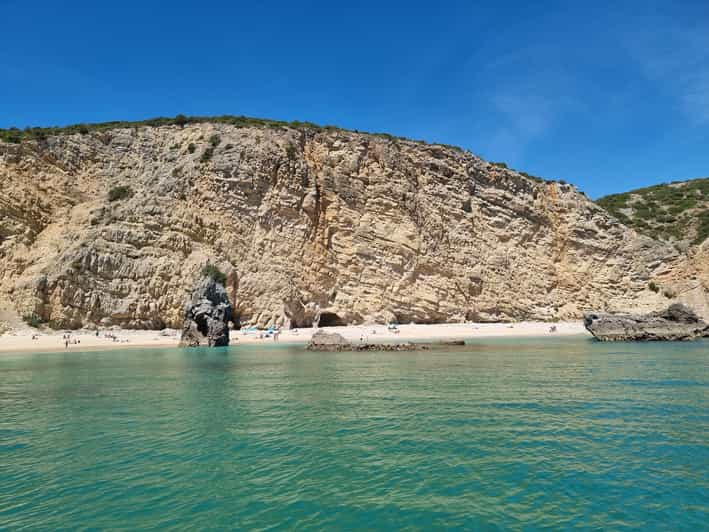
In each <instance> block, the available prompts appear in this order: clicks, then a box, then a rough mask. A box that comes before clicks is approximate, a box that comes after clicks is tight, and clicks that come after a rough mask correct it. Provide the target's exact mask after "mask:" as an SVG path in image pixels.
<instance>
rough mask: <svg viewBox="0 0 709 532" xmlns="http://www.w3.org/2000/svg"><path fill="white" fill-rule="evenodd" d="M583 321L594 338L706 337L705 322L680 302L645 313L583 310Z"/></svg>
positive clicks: (618, 339)
mask: <svg viewBox="0 0 709 532" xmlns="http://www.w3.org/2000/svg"><path fill="white" fill-rule="evenodd" d="M584 325H585V327H586V329H587V330H588V331H589V332H590V333H591V334H592V335H593V336H594V337H595V338H597V339H598V340H602V341H606V342H607V341H629V340H633V341H634V340H643V341H650V340H695V339H697V338H703V337H709V325H708V324H707V323H705V322H704V321H702V320H701V319H699V317H698V316H697V315H696V314H695V313H694V312H692V310H691V309H689V308H687V307H686V306H684V305H681V304H674V305H670V306H669V307H668V308H667V309H665V310H663V311H660V312H651V313H648V314H604V313H587V314H585V315H584Z"/></svg>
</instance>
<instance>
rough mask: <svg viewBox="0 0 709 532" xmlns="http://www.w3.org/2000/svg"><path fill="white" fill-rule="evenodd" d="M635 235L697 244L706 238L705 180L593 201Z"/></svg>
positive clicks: (708, 183) (708, 187) (708, 203)
mask: <svg viewBox="0 0 709 532" xmlns="http://www.w3.org/2000/svg"><path fill="white" fill-rule="evenodd" d="M596 203H598V204H599V205H600V206H601V207H603V208H604V209H606V210H607V211H608V212H610V213H611V214H612V215H613V216H615V217H616V218H617V219H618V220H619V221H621V222H622V223H624V224H625V225H628V226H630V227H633V228H634V229H635V230H637V231H638V232H639V233H643V234H646V235H648V236H651V237H653V238H656V239H659V240H666V241H686V242H691V243H692V244H701V243H702V242H704V240H705V239H706V238H707V237H709V178H701V179H692V180H689V181H673V182H672V183H663V184H660V185H654V186H651V187H645V188H639V189H636V190H631V191H629V192H623V193H622V194H611V195H609V196H604V197H602V198H600V199H598V200H597V201H596Z"/></svg>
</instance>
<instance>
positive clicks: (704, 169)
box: [0, 0, 709, 198]
mask: <svg viewBox="0 0 709 532" xmlns="http://www.w3.org/2000/svg"><path fill="white" fill-rule="evenodd" d="M178 113H182V114H186V115H221V114H235V115H247V116H254V117H260V118H273V119H279V120H301V121H311V122H315V123H318V124H322V125H325V124H332V125H337V126H340V127H345V128H349V129H358V130H362V131H373V132H388V133H392V134H395V135H400V136H405V137H410V138H413V139H424V140H426V141H429V142H440V143H446V144H454V145H458V146H461V147H463V148H465V149H468V150H470V151H471V152H473V153H474V154H476V155H479V156H481V157H483V158H485V159H487V160H491V161H503V162H506V163H507V164H508V165H509V166H510V167H512V168H515V169H518V170H523V171H526V172H528V173H530V174H534V175H538V176H542V177H545V178H550V179H564V180H566V181H568V182H570V183H573V184H575V185H577V186H578V187H579V189H581V190H583V191H584V192H586V193H587V194H588V195H589V196H591V197H593V198H596V197H599V196H602V195H604V194H608V193H613V192H621V191H624V190H628V189H631V188H637V187H640V186H647V185H651V184H654V183H659V182H663V181H671V180H680V179H689V178H694V177H703V176H709V2H708V1H707V0H702V1H682V0H677V1H665V2H657V1H653V0H644V1H627V0H618V1H614V2H611V1H599V2H572V1H557V2H554V1H543V0H540V1H538V2H528V1H504V0H497V1H494V2H492V1H491V2H476V1H474V0H468V1H455V0H451V1H440V2H434V1H431V0H429V1H426V2H421V1H418V0H409V1H398V0H392V1H385V0H378V1H369V0H362V1H351V2H336V1H332V0H328V1H321V0H315V1H310V0H299V1H298V2H292V1H291V2H276V1H268V0H263V1H253V0H252V1H250V2H239V1H232V2H226V1H223V2H222V1H210V0H203V1H202V2H194V1H191V2H183V1H181V0H172V1H170V2H157V1H153V0H141V1H132V0H122V1H120V2H115V1H106V2H96V1H95V0H93V1H80V0H76V1H70V0H68V1H66V2H56V1H51V2H49V1H41V0H36V1H33V2H28V1H26V0H17V1H15V0H0V128H5V127H11V126H15V127H21V128H24V127H27V126H51V125H68V124H75V123H84V122H101V121H107V120H141V119H146V118H151V117H155V116H174V115H176V114H178Z"/></svg>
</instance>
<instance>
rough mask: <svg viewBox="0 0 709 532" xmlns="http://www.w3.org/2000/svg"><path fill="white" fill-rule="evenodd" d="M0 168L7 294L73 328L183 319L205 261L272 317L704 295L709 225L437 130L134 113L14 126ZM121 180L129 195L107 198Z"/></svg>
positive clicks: (487, 311) (394, 316) (500, 316)
mask: <svg viewBox="0 0 709 532" xmlns="http://www.w3.org/2000/svg"><path fill="white" fill-rule="evenodd" d="M0 181H1V183H2V186H1V187H0V298H2V297H5V298H8V299H9V300H11V301H12V302H13V303H14V305H15V306H16V309H17V311H18V313H19V314H21V315H24V314H28V313H36V314H37V315H38V316H40V317H41V318H42V319H43V320H45V321H47V322H50V323H51V324H52V325H54V326H58V327H78V326H81V325H86V324H104V325H106V324H117V325H122V326H127V327H134V328H160V327H163V326H172V327H179V326H180V325H181V323H182V309H183V305H184V303H185V301H186V300H187V298H188V297H189V290H190V289H191V287H192V286H194V284H195V281H196V280H197V279H198V277H199V272H200V269H201V267H202V266H203V265H204V264H205V263H207V262H211V263H213V264H216V265H217V266H219V268H220V269H221V270H222V271H223V272H225V273H226V274H227V283H226V287H227V291H228V294H229V298H230V299H231V301H232V302H234V313H235V318H236V319H240V320H241V321H242V322H252V323H258V324H260V325H266V324H272V323H278V324H284V325H286V326H287V325H295V326H307V325H309V324H310V323H311V322H312V320H313V318H314V317H316V316H317V315H319V316H320V324H321V325H328V324H337V323H350V322H365V321H368V320H382V321H383V320H397V321H400V322H409V321H416V322H442V321H457V320H463V319H474V320H521V319H541V320H551V319H566V318H579V317H581V315H582V312H583V311H584V310H590V309H593V310H609V311H649V310H655V309H659V308H664V307H666V306H667V304H668V303H670V302H673V301H684V302H687V303H689V304H690V305H691V306H693V307H694V308H695V309H696V310H697V311H698V312H699V313H700V314H703V315H705V316H706V315H707V313H708V312H709V303H708V297H707V289H708V287H709V249H708V248H709V245H707V243H706V242H705V243H704V248H702V247H695V248H692V249H691V250H690V252H689V253H688V254H683V253H679V252H678V251H676V250H675V248H674V247H672V246H671V245H669V244H666V243H661V242H657V241H655V240H652V239H651V238H648V237H644V236H639V235H638V234H637V233H636V232H635V231H633V230H632V229H629V228H627V227H625V226H624V225H622V224H620V223H618V222H617V221H616V220H615V219H614V218H612V217H611V216H609V215H608V214H607V213H606V212H605V211H604V210H603V209H601V208H600V207H598V206H597V205H595V204H594V203H593V202H591V201H590V200H588V199H587V198H586V197H585V196H584V195H582V194H580V193H579V192H577V191H576V190H575V189H574V188H573V187H571V186H569V185H563V184H558V183H541V182H537V181H534V180H531V179H528V178H526V177H524V176H521V175H519V174H517V173H515V172H512V171H510V170H506V169H501V168H497V167H495V166H492V165H490V164H488V163H486V162H485V161H483V160H481V159H479V158H477V157H475V156H474V155H472V154H469V153H464V152H461V151H459V150H456V149H454V148H449V147H444V146H440V145H425V144H421V143H415V142H409V141H403V140H398V139H397V140H393V139H387V138H382V137H377V136H372V135H366V134H359V133H353V132H343V131H329V130H314V129H307V128H291V127H279V128H264V127H242V128H239V127H235V126H230V125H224V124H210V123H204V124H192V125H188V126H186V127H184V128H180V127H178V126H163V127H140V128H125V129H114V130H110V131H100V132H94V133H89V134H85V135H80V134H74V135H58V136H51V137H48V138H46V139H40V140H27V141H23V142H22V143H20V144H7V143H3V142H0ZM118 186H124V187H129V188H130V190H131V191H132V192H133V195H132V196H130V197H125V198H123V199H116V200H115V201H109V199H108V194H109V191H110V190H111V189H113V188H114V187H118ZM651 282H652V283H653V284H651ZM650 286H652V287H653V288H657V287H658V286H659V287H660V288H661V289H660V290H657V291H654V290H651V289H650Z"/></svg>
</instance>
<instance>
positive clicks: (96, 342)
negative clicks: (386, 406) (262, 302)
mask: <svg viewBox="0 0 709 532" xmlns="http://www.w3.org/2000/svg"><path fill="white" fill-rule="evenodd" d="M552 325H555V326H556V332H550V327H552ZM324 329H325V330H327V331H328V332H337V333H340V334H342V335H343V336H344V337H345V338H347V339H348V340H350V341H352V342H356V343H360V342H365V343H383V342H406V341H416V342H425V341H434V342H435V341H441V340H474V339H476V338H493V337H535V336H536V337H553V336H562V335H565V336H566V335H578V334H588V333H587V332H586V330H585V329H584V327H583V324H582V323H581V322H580V321H577V322H559V323H546V322H520V323H443V324H433V325H419V324H411V325H400V326H399V332H398V333H395V332H392V331H390V330H388V329H387V327H386V326H385V325H352V326H347V327H325V328H324ZM314 330H315V329H310V328H308V329H295V330H288V331H283V332H281V334H280V336H279V339H278V341H279V342H280V343H296V344H297V343H303V344H304V343H307V342H308V341H309V340H310V337H311V336H312V334H313V332H314ZM67 334H68V335H69V345H68V346H66V340H65V338H64V336H65V335H67ZM107 334H108V336H107ZM33 336H34V339H33ZM114 337H115V339H114ZM179 337H180V336H179V331H177V330H175V329H165V330H163V331H137V330H126V329H119V330H108V331H101V332H100V333H99V335H98V336H96V333H95V331H88V330H78V331H38V330H36V329H30V328H23V329H16V330H14V331H12V332H9V333H6V334H4V335H2V336H0V353H3V352H4V353H8V352H32V351H61V352H66V351H89V350H96V349H122V348H135V347H177V344H178V343H179ZM273 342H274V340H273V338H259V334H258V333H257V332H256V333H254V332H248V333H247V332H245V331H244V330H241V331H232V333H231V344H232V345H242V344H268V343H273Z"/></svg>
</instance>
